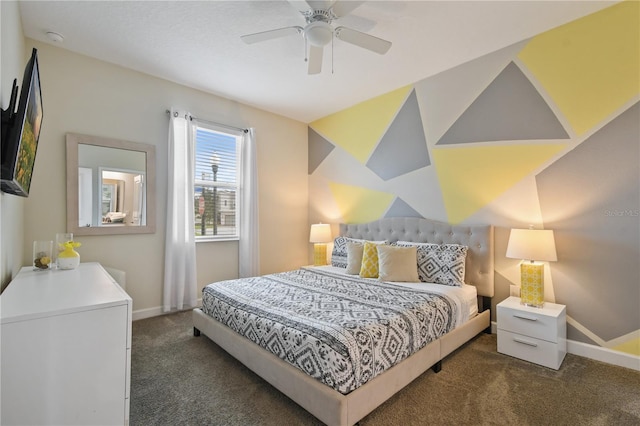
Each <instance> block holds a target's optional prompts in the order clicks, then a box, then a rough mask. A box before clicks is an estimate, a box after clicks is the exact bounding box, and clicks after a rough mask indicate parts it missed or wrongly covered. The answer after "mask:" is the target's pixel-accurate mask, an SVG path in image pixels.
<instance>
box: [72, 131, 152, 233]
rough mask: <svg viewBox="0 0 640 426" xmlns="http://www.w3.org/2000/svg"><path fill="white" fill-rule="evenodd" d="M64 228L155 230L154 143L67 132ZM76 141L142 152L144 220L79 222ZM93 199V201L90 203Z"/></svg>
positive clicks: (89, 231)
mask: <svg viewBox="0 0 640 426" xmlns="http://www.w3.org/2000/svg"><path fill="white" fill-rule="evenodd" d="M66 139H67V232H73V234H74V235H117V234H153V233H155V232H156V211H155V207H156V201H155V199H156V197H155V195H156V193H155V191H156V174H155V169H156V148H155V146H153V145H149V144H143V143H138V142H128V141H122V140H117V139H109V138H102V137H98V136H87V135H79V134H74V133H68V134H67V137H66ZM78 145H93V146H97V147H104V148H115V149H120V150H126V151H134V152H142V153H144V154H145V185H146V187H145V191H144V194H145V197H146V199H145V202H144V203H145V215H146V218H145V224H144V225H107V226H80V224H79V215H80V213H79V200H78V199H79V192H78V190H79V188H78V174H79V173H78V167H79V164H78V148H79V147H78ZM93 204H94V203H92V205H93Z"/></svg>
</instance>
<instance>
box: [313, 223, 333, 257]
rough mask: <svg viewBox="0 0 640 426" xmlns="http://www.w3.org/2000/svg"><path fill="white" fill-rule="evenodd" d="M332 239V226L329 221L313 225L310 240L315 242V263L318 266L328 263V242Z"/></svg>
mask: <svg viewBox="0 0 640 426" xmlns="http://www.w3.org/2000/svg"><path fill="white" fill-rule="evenodd" d="M331 241H332V238H331V226H330V225H329V224H328V223H316V224H314V225H311V232H310V233H309V242H311V243H314V244H313V264H314V265H316V266H320V265H326V264H327V243H330V242H331Z"/></svg>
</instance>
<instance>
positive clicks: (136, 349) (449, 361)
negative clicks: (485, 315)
mask: <svg viewBox="0 0 640 426" xmlns="http://www.w3.org/2000/svg"><path fill="white" fill-rule="evenodd" d="M131 365H132V368H131V417H130V420H131V425H134V426H136V425H274V426H276V425H278V426H279V425H319V424H321V423H320V422H319V421H318V420H317V419H316V418H315V417H313V416H311V415H310V414H308V413H307V412H306V411H305V410H303V409H302V408H301V407H299V406H298V405H297V404H295V403H294V402H292V401H291V400H290V399H288V398H287V397H286V396H284V395H283V394H281V393H280V392H278V391H277V390H276V389H274V388H273V387H271V386H270V385H269V384H268V383H266V382H265V381H264V380H262V379H261V378H259V377H258V376H256V375H255V374H253V373H252V372H251V371H250V370H249V369H247V368H245V367H244V366H243V365H242V364H240V363H239V362H237V361H236V360H235V359H233V358H232V357H231V356H230V355H228V354H227V353H226V352H225V351H224V350H222V349H221V348H220V347H219V346H217V345H216V344H215V343H213V342H211V341H210V340H209V339H208V338H207V337H205V336H204V335H202V336H201V337H193V331H192V323H191V312H181V313H178V314H172V315H166V316H161V317H155V318H149V319H145V320H140V321H136V322H134V323H133V347H132V354H131ZM360 424H361V425H362V426H373V425H449V424H450V425H477V424H486V425H640V372H637V371H634V370H629V369H625V368H621V367H616V366H611V365H608V364H604V363H601V362H598V361H593V360H590V359H587V358H582V357H578V356H575V355H571V354H569V355H567V357H566V358H565V360H564V363H563V364H562V367H561V368H560V370H559V371H555V370H550V369H547V368H545V367H541V366H538V365H535V364H530V363H528V362H525V361H521V360H518V359H515V358H511V357H508V356H506V355H502V354H499V353H497V352H496V336H495V335H486V334H482V335H480V336H478V337H476V338H475V339H473V340H472V341H471V342H469V343H468V344H466V345H465V346H463V347H462V348H460V349H458V350H457V351H456V352H454V353H453V354H451V355H450V356H449V357H447V358H446V359H445V360H444V361H443V363H442V371H441V372H440V373H438V374H435V373H433V371H431V370H429V371H427V372H426V373H425V374H423V375H422V376H420V377H419V378H417V379H416V380H415V381H413V382H412V383H411V384H410V385H409V386H407V387H406V388H404V389H403V390H401V391H400V392H399V393H397V394H396V395H395V396H393V397H392V398H391V399H390V400H388V401H387V402H385V403H384V404H383V405H381V406H380V407H378V409H376V410H375V411H373V412H372V413H371V414H369V415H368V416H367V417H365V418H364V419H363V420H362V421H361V422H360Z"/></svg>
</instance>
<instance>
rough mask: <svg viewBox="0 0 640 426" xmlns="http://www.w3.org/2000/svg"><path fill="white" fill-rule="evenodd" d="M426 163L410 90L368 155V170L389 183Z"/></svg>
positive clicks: (420, 129)
mask: <svg viewBox="0 0 640 426" xmlns="http://www.w3.org/2000/svg"><path fill="white" fill-rule="evenodd" d="M399 147H402V149H398V148H399ZM429 164H430V161H429V151H428V150H427V141H426V139H425V137H424V129H423V128H422V121H421V119H420V109H419V107H418V100H417V98H416V94H415V91H412V92H411V95H409V97H408V99H407V100H406V101H405V103H404V105H402V107H401V108H400V110H399V111H398V114H397V115H396V116H395V118H394V120H393V122H392V123H391V124H390V125H389V128H388V129H387V131H386V132H385V134H384V136H383V137H382V139H381V140H380V143H378V146H377V147H376V149H375V150H374V151H373V153H372V154H371V158H369V161H367V167H368V168H369V169H371V170H372V171H373V172H375V173H376V174H377V175H378V176H380V177H381V178H382V179H384V180H389V179H391V178H394V177H398V176H400V175H403V174H406V173H409V172H412V171H414V170H418V169H420V168H422V167H427V166H428V165H429Z"/></svg>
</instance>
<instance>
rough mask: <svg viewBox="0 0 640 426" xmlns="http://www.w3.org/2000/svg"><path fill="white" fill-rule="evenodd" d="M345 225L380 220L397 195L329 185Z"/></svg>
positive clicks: (356, 187) (338, 184) (333, 184)
mask: <svg viewBox="0 0 640 426" xmlns="http://www.w3.org/2000/svg"><path fill="white" fill-rule="evenodd" d="M329 188H330V189H331V193H332V194H333V198H334V199H335V201H336V205H337V206H338V209H339V210H340V214H341V216H342V221H343V222H344V223H366V222H371V221H374V220H377V219H380V218H381V217H382V215H383V214H384V213H385V212H386V211H387V210H388V209H389V206H390V205H391V203H392V202H393V200H394V198H395V195H393V194H389V193H386V192H381V191H373V190H371V189H367V188H362V187H359V186H351V185H343V184H340V183H334V182H331V183H329Z"/></svg>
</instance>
